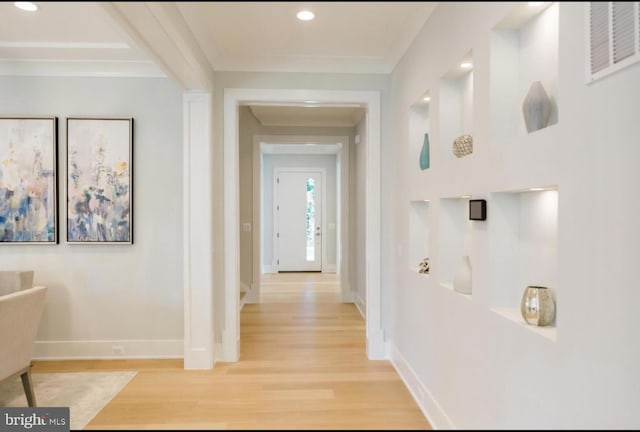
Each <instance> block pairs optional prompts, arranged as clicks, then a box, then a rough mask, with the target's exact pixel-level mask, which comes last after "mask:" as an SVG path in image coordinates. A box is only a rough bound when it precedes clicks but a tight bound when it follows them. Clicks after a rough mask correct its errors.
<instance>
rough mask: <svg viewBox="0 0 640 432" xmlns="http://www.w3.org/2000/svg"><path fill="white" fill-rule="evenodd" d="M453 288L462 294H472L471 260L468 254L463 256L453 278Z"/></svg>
mask: <svg viewBox="0 0 640 432" xmlns="http://www.w3.org/2000/svg"><path fill="white" fill-rule="evenodd" d="M453 289H454V290H455V291H458V292H459V293H462V294H471V260H470V259H469V256H468V255H465V256H463V257H462V261H461V262H460V266H459V267H458V270H457V271H456V275H455V277H454V278H453Z"/></svg>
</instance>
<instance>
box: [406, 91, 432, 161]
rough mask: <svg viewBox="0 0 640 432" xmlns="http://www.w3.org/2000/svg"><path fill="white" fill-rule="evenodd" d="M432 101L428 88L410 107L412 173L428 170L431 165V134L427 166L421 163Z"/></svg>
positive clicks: (410, 158) (410, 159) (428, 127)
mask: <svg viewBox="0 0 640 432" xmlns="http://www.w3.org/2000/svg"><path fill="white" fill-rule="evenodd" d="M430 101H431V96H430V92H429V90H427V91H425V92H424V93H423V94H422V95H421V96H420V97H419V98H418V100H417V101H415V102H414V103H413V104H412V105H411V106H410V107H409V170H410V172H411V173H415V172H420V171H427V170H428V169H429V168H430V165H431V163H430V162H431V151H430V145H431V137H430V136H429V138H428V140H429V148H427V149H426V152H427V154H426V158H427V161H428V163H427V167H426V168H425V167H422V166H421V164H420V161H421V154H422V151H423V146H424V144H425V134H429V132H430V116H429V103H430Z"/></svg>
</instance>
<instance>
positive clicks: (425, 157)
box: [420, 133, 429, 170]
mask: <svg viewBox="0 0 640 432" xmlns="http://www.w3.org/2000/svg"><path fill="white" fill-rule="evenodd" d="M427 168H429V134H428V133H425V134H424V142H423V143H422V150H421V151H420V169H421V170H426V169H427Z"/></svg>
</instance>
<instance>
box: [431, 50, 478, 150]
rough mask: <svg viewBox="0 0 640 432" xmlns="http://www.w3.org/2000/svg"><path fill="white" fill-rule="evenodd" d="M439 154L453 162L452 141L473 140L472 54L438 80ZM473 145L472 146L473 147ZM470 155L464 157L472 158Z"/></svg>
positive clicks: (465, 56)
mask: <svg viewBox="0 0 640 432" xmlns="http://www.w3.org/2000/svg"><path fill="white" fill-rule="evenodd" d="M438 99H439V112H438V114H439V119H440V121H439V125H440V154H441V157H442V158H443V159H444V160H454V159H456V156H455V155H454V154H453V141H454V140H455V139H456V138H457V137H459V136H461V135H465V134H469V135H471V136H473V52H472V51H469V52H468V53H467V54H465V55H464V56H463V57H462V58H461V59H460V60H459V61H458V62H457V63H456V64H455V65H454V66H453V67H452V68H451V69H450V70H449V71H447V72H446V73H445V74H444V75H443V76H442V78H441V79H440V88H439V95H438ZM475 144H476V143H475V142H474V146H475ZM472 156H473V154H471V155H468V156H465V157H472Z"/></svg>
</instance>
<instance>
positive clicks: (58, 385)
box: [0, 371, 138, 430]
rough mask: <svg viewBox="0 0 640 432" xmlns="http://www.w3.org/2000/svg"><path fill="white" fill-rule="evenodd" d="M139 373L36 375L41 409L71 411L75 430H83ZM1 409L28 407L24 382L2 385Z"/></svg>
mask: <svg viewBox="0 0 640 432" xmlns="http://www.w3.org/2000/svg"><path fill="white" fill-rule="evenodd" d="M137 373H138V372H135V371H124V372H72V373H32V374H31V378H32V379H33V387H34V390H33V391H34V392H35V394H36V403H37V404H38V407H43V408H45V407H69V415H70V417H71V418H70V427H71V430H80V429H83V428H84V427H85V426H86V425H87V424H88V423H89V422H90V421H91V420H92V419H93V418H94V417H95V416H96V415H97V414H98V413H99V412H100V411H101V410H102V409H103V408H104V407H105V406H106V405H107V404H108V403H109V401H111V399H113V398H114V397H115V396H116V395H117V394H118V393H120V391H121V390H122V389H123V388H124V386H126V385H127V383H129V381H131V379H132V378H133V377H134V376H136V374H137ZM0 406H3V407H26V406H28V405H27V398H26V396H25V395H24V389H23V388H22V381H21V380H20V378H16V379H15V380H10V381H9V382H6V383H3V384H2V385H0Z"/></svg>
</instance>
